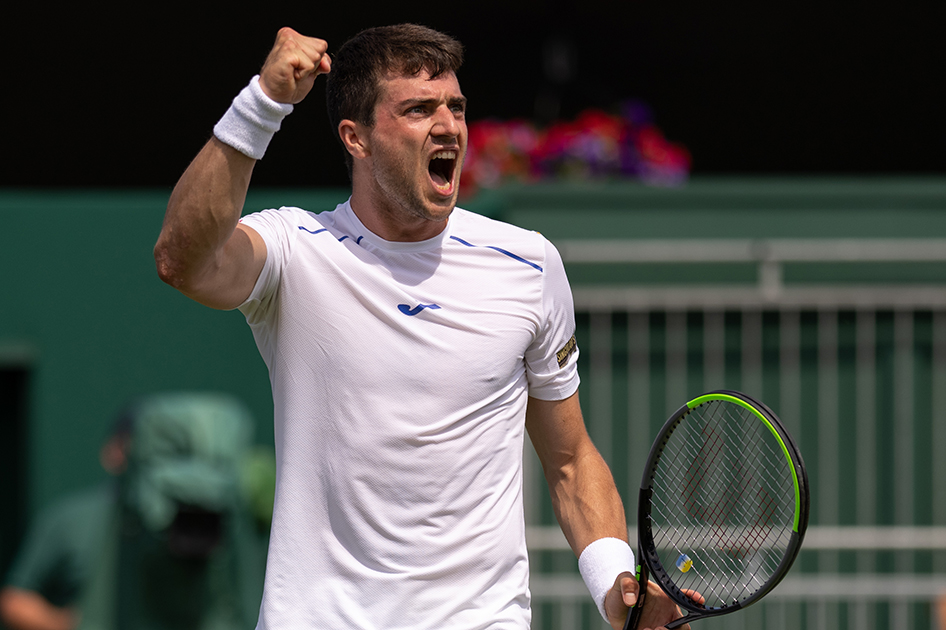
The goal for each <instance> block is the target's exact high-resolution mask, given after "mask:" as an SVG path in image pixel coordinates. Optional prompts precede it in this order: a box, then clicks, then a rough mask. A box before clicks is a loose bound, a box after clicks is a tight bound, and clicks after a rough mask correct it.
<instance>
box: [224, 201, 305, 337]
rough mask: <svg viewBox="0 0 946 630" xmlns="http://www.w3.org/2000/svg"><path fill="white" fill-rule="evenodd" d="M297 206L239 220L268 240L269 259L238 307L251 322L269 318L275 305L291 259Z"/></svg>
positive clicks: (251, 215) (255, 322)
mask: <svg viewBox="0 0 946 630" xmlns="http://www.w3.org/2000/svg"><path fill="white" fill-rule="evenodd" d="M293 210H296V209H290V208H280V209H279V210H263V211H262V212H257V213H254V214H249V215H247V216H245V217H243V218H242V219H240V223H242V224H243V225H245V226H247V227H249V228H252V229H253V230H255V231H256V232H257V233H258V234H259V235H260V237H261V238H262V239H263V242H264V243H266V262H265V263H264V264H263V269H262V271H260V275H259V278H257V280H256V285H255V286H254V287H253V291H252V292H251V293H250V295H249V297H248V298H247V299H246V301H245V302H243V304H241V305H240V306H239V307H238V308H239V310H240V312H241V313H243V315H244V316H245V317H246V321H247V322H248V323H249V324H250V325H254V324H258V323H260V322H262V321H263V320H265V319H267V318H268V317H269V316H270V315H271V313H272V309H273V308H274V304H275V298H276V293H277V291H278V288H279V279H280V277H281V275H282V270H283V269H284V268H285V265H286V263H287V262H288V260H289V258H290V256H291V251H292V244H293V242H294V241H295V238H296V235H297V234H298V228H296V229H295V230H293V229H290V227H291V226H292V224H293V222H292V221H290V220H288V219H289V216H290V215H291V213H292V212H293Z"/></svg>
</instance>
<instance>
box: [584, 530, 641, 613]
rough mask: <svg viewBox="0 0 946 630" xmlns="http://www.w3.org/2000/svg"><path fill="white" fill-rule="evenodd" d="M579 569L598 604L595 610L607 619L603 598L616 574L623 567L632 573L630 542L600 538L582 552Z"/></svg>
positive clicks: (632, 553) (621, 571) (632, 562)
mask: <svg viewBox="0 0 946 630" xmlns="http://www.w3.org/2000/svg"><path fill="white" fill-rule="evenodd" d="M578 570H579V572H581V577H582V579H583V580H584V581H585V586H587V587H588V592H590V593H591V597H592V598H593V599H594V600H595V604H596V605H597V606H598V612H600V613H601V616H602V617H604V620H605V621H606V622H608V623H610V621H609V620H608V614H607V613H606V612H605V610H604V599H605V597H607V595H608V591H610V590H611V587H612V586H614V581H615V580H616V579H617V577H618V575H620V574H621V573H624V572H625V571H627V572H629V573H631V574H632V575H633V574H634V552H633V551H632V550H631V547H630V545H628V544H627V543H626V542H624V541H623V540H620V539H618V538H599V539H598V540H596V541H594V542H593V543H591V544H590V545H588V546H587V547H585V549H584V551H582V552H581V556H579V557H578Z"/></svg>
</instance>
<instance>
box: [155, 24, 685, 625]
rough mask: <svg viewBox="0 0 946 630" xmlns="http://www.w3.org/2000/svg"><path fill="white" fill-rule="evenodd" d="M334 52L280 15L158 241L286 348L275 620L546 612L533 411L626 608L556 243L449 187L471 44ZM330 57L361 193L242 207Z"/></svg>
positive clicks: (341, 132) (596, 556)
mask: <svg viewBox="0 0 946 630" xmlns="http://www.w3.org/2000/svg"><path fill="white" fill-rule="evenodd" d="M327 51H328V45H327V43H326V42H325V41H323V40H320V39H316V38H310V37H305V36H302V35H300V34H299V33H297V32H295V31H293V30H291V29H289V28H284V29H282V30H281V31H280V32H279V34H278V36H277V38H276V42H275V45H274V47H273V49H272V51H271V52H270V54H269V56H268V57H267V59H266V61H265V64H264V65H263V68H262V69H261V71H260V74H259V75H258V76H256V77H254V78H253V79H252V80H251V81H250V83H249V85H248V86H247V87H246V88H245V89H244V90H243V91H242V92H241V93H240V94H239V95H238V96H237V97H236V98H235V99H234V101H233V105H232V106H231V108H230V109H229V110H228V111H227V112H226V113H225V115H224V116H223V118H222V119H221V120H220V121H219V123H218V124H217V125H216V127H215V128H214V137H213V138H211V140H210V141H209V142H208V143H207V144H206V146H205V147H204V148H203V149H202V150H201V152H200V153H199V154H198V156H197V157H196V158H195V160H194V161H193V162H192V163H191V165H190V166H189V167H188V168H187V170H186V172H185V173H184V174H183V176H182V177H181V179H180V180H179V182H178V183H177V186H176V187H175V189H174V191H173V193H172V195H171V199H170V201H169V204H168V209H167V214H166V217H165V222H164V226H163V229H162V231H161V235H160V237H159V239H158V243H157V245H156V247H155V259H156V262H157V267H158V273H159V275H160V276H161V278H162V279H163V280H164V281H165V282H167V283H168V284H170V285H172V286H174V287H176V288H177V289H179V290H180V291H181V292H183V293H184V294H185V295H187V296H189V297H191V298H193V299H194V300H196V301H198V302H200V303H202V304H206V305H208V306H211V307H214V308H218V309H234V308H238V309H240V311H241V312H242V313H243V314H244V315H245V317H246V319H247V322H248V323H249V325H250V327H251V329H252V331H253V334H254V337H255V339H256V342H257V345H258V347H259V350H260V353H261V354H262V356H263V359H264V360H265V362H266V364H267V366H268V368H269V372H270V380H271V384H272V389H273V400H274V407H275V436H276V457H277V488H276V500H275V510H274V515H273V524H272V536H271V541H270V548H269V555H268V560H267V569H266V581H265V589H264V593H263V603H262V607H261V611H260V616H259V622H258V626H257V627H258V628H260V629H277V628H279V629H281V628H303V627H305V628H329V629H335V628H360V629H376V628H404V629H410V630H422V629H425V628H431V629H433V628H437V629H443V628H462V629H475V628H483V629H485V628H502V629H524V628H528V627H529V625H530V619H531V612H530V595H529V589H528V586H529V565H528V558H527V556H526V544H525V535H524V520H523V509H522V446H523V440H524V435H525V433H526V432H528V433H529V436H530V438H531V440H532V443H533V445H534V447H535V449H536V451H537V452H538V455H539V458H540V459H541V461H542V465H543V467H544V470H545V475H546V477H547V480H548V483H549V487H550V489H551V493H552V498H553V502H554V506H555V510H556V513H557V516H558V519H559V522H560V523H561V526H562V529H563V531H564V533H565V536H566V538H567V539H568V541H569V543H570V544H571V546H572V548H573V549H574V551H575V553H576V555H578V556H579V564H580V568H581V570H582V574H583V576H584V577H585V580H586V582H587V583H588V586H589V589H590V591H591V595H592V596H593V598H594V600H595V601H596V603H597V605H598V608H599V610H600V611H601V614H602V615H603V616H604V617H605V619H606V620H607V621H608V622H609V623H610V624H611V625H612V626H613V627H615V628H620V627H622V625H623V622H624V619H625V617H626V615H627V610H628V606H629V605H632V604H633V603H634V601H635V600H636V595H637V592H638V585H637V584H636V582H635V581H634V579H633V578H632V577H631V570H632V567H633V566H634V557H633V553H632V552H631V549H630V547H629V546H628V543H627V528H626V523H625V520H624V509H623V507H622V504H621V499H620V497H619V496H618V493H617V491H616V489H615V486H614V482H613V479H612V477H611V473H610V471H609V470H608V467H607V465H606V464H605V462H604V461H603V460H602V458H601V457H600V455H599V454H598V452H597V450H596V449H595V447H594V445H593V444H592V443H591V440H590V439H589V437H588V434H587V432H586V430H585V426H584V422H583V420H582V415H581V410H580V407H579V403H578V394H577V390H578V374H577V370H576V359H577V355H578V349H577V346H576V344H575V337H574V332H575V323H574V313H573V304H572V298H571V292H570V289H569V286H568V283H567V280H566V278H565V273H564V269H563V265H562V261H561V258H560V257H559V255H558V253H557V252H556V250H555V248H554V247H553V246H552V245H551V243H549V242H548V241H547V240H546V239H545V238H543V237H542V236H541V235H539V234H537V233H535V232H530V231H526V230H523V229H520V228H517V227H513V226H510V225H507V224H503V223H500V222H497V221H493V220H490V219H487V218H484V217H482V216H479V215H476V214H473V213H470V212H467V211H464V210H462V209H459V208H456V207H455V206H456V203H457V194H458V192H459V181H460V172H461V168H462V166H463V157H464V154H465V151H466V147H467V127H466V122H465V111H466V97H465V96H464V95H463V93H462V92H461V90H460V86H459V83H458V81H457V75H456V72H457V70H458V69H459V67H460V64H461V62H462V56H463V53H462V48H461V45H460V44H459V43H458V42H457V41H455V40H453V39H452V38H450V37H448V36H446V35H444V34H441V33H439V32H437V31H433V30H430V29H427V28H424V27H420V26H415V25H399V26H392V27H382V28H376V29H369V30H367V31H363V32H362V33H360V34H358V35H356V36H355V37H354V38H352V39H351V40H350V41H349V42H347V43H346V44H345V45H344V46H343V47H342V48H340V49H339V50H338V51H337V52H334V53H333V55H332V56H331V57H330V56H329V54H328V52H327ZM322 74H327V75H328V78H327V81H328V84H327V86H326V90H327V94H328V99H327V100H328V110H329V118H330V121H331V124H332V125H333V127H334V128H335V129H337V132H338V138H339V141H340V142H341V145H342V148H343V149H344V151H343V154H344V156H345V159H346V161H347V163H348V167H349V172H350V174H351V180H352V194H351V197H350V198H349V200H348V201H346V202H345V203H343V204H341V205H339V206H338V207H336V208H335V209H334V210H330V211H326V212H321V213H317V212H310V211H306V210H303V209H300V208H293V207H283V208H278V209H270V210H264V211H262V212H258V213H255V214H251V215H248V216H246V217H244V218H242V219H241V218H240V215H241V211H242V208H243V204H244V200H245V195H246V191H247V188H248V186H249V183H250V177H251V174H252V171H253V167H254V164H255V163H256V160H259V159H260V158H262V157H263V154H264V152H265V150H266V148H267V146H268V143H269V141H270V139H271V138H272V137H273V135H274V133H275V132H276V131H277V130H278V129H279V127H280V124H281V121H282V119H283V118H284V117H285V116H286V115H288V114H289V113H290V112H291V111H292V109H293V105H294V104H297V103H299V102H300V101H302V99H304V98H305V96H306V95H307V94H308V93H309V91H310V90H311V88H312V85H313V82H314V81H315V80H316V78H317V77H318V76H319V75H322ZM314 210H316V211H319V210H325V209H324V208H316V209H314ZM647 601H648V610H647V613H648V614H647V615H646V618H645V622H644V625H646V626H647V627H655V626H659V625H660V624H662V623H667V622H669V621H670V620H672V619H675V618H677V617H678V615H679V611H678V610H677V608H676V607H675V606H674V605H673V604H672V603H670V602H669V600H667V599H666V598H665V597H663V595H662V593H661V592H659V590H658V591H656V592H654V593H652V597H649V598H648V600H647Z"/></svg>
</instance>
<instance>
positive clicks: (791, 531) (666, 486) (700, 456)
mask: <svg viewBox="0 0 946 630" xmlns="http://www.w3.org/2000/svg"><path fill="white" fill-rule="evenodd" d="M808 512H809V491H808V477H807V474H806V472H805V466H804V462H803V460H802V458H801V453H800V452H799V450H798V447H797V445H796V444H795V442H794V440H793V439H792V438H791V436H790V435H789V433H788V431H787V430H786V429H785V427H784V426H783V425H782V423H781V421H780V420H779V419H778V417H777V416H776V415H775V413H774V412H772V410H771V409H769V408H768V407H766V406H765V405H764V404H762V403H761V402H759V401H757V400H755V399H753V398H751V397H749V396H747V395H745V394H743V393H741V392H736V391H732V390H717V391H713V392H709V393H706V394H703V395H702V396H699V397H697V398H695V399H693V400H691V401H690V402H688V403H687V404H686V405H683V406H682V407H681V408H680V409H678V410H677V411H676V412H675V413H674V414H673V415H672V416H671V417H670V418H669V419H668V420H667V422H666V423H665V424H664V426H663V428H662V429H661V431H660V434H659V435H658V436H657V439H656V440H655V442H654V445H653V447H652V448H651V451H650V455H649V456H648V460H647V465H646V467H645V470H644V476H643V479H642V481H641V491H640V499H639V502H638V545H639V549H640V551H639V553H640V555H641V556H642V558H640V559H639V560H638V562H640V563H643V564H645V565H646V566H647V568H648V569H649V570H650V573H651V580H653V581H655V582H657V583H658V584H659V585H660V587H661V588H662V589H663V590H664V591H665V592H666V593H667V595H668V596H670V598H671V599H673V600H674V601H675V602H676V603H677V604H678V605H679V606H680V607H681V608H683V609H685V610H686V611H687V615H686V617H685V618H684V619H680V620H678V622H674V623H673V624H670V625H668V627H676V626H678V625H682V624H683V623H688V622H689V621H692V620H695V619H699V618H703V617H709V616H716V615H722V614H726V613H730V612H734V611H736V610H739V609H741V608H744V607H746V606H748V605H750V604H752V603H754V602H755V601H758V600H759V599H760V598H761V597H763V596H764V595H765V594H766V593H768V592H769V591H771V590H772V589H773V588H775V586H776V585H777V584H778V583H779V581H781V579H782V578H783V577H784V576H785V574H786V573H787V572H788V570H789V568H790V567H791V565H792V563H793V562H794V560H795V557H796V556H797V555H798V551H799V549H800V548H801V545H802V541H803V540H804V536H805V531H806V529H807V526H808ZM685 590H693V591H697V592H699V593H700V594H701V595H702V596H703V597H704V598H705V601H704V602H702V603H701V602H697V601H694V600H693V599H691V598H690V597H689V596H688V595H687V594H686V593H685V592H684V591H685ZM629 627H633V626H629Z"/></svg>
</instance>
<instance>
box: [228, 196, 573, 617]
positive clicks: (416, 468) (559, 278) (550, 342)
mask: <svg viewBox="0 0 946 630" xmlns="http://www.w3.org/2000/svg"><path fill="white" fill-rule="evenodd" d="M243 223H244V224H245V225H247V226H250V227H252V228H253V229H255V230H256V231H257V232H259V234H260V235H261V236H262V237H263V239H264V240H265V242H266V247H267V251H268V254H267V259H266V264H265V266H264V268H263V271H262V273H261V274H260V278H259V280H258V281H257V283H256V286H255V288H254V289H253V293H252V295H251V296H250V297H249V299H248V300H247V302H246V303H245V304H243V305H242V306H241V307H240V310H241V311H242V312H243V314H244V315H245V316H246V319H247V321H248V322H249V324H250V326H251V328H252V330H253V334H254V336H255V338H256V342H257V345H258V347H259V350H260V353H261V354H262V356H263V358H264V360H265V361H266V365H267V366H268V367H269V373H270V380H271V383H272V388H273V400H274V405H275V436H276V457H277V482H276V504H275V511H274V515H273V526H272V534H271V539H270V546H269V555H268V560H267V568H266V582H265V589H264V595H263V604H262V609H261V611H260V617H259V624H258V626H257V627H258V628H260V629H267V630H275V629H279V630H282V629H290V628H292V629H296V628H324V629H329V630H340V629H346V630H350V629H364V630H368V629H372V630H374V629H380V628H385V629H393V628H402V629H404V630H423V629H425V628H430V629H431V630H433V629H435V628H436V629H438V630H443V629H446V628H458V629H459V628H462V629H464V630H473V629H477V628H484V629H485V628H493V629H496V628H502V629H506V628H508V629H513V628H515V629H519V630H522V629H525V628H528V627H529V624H530V619H531V613H530V608H529V602H530V595H529V589H528V584H529V565H528V559H527V557H526V545H525V528H524V520H523V511H522V449H523V438H524V432H525V427H524V419H525V408H526V402H527V396H533V397H536V398H540V399H544V400H560V399H563V398H567V397H568V396H570V395H571V394H573V393H574V392H575V391H576V390H577V388H578V374H577V370H576V368H575V361H576V359H577V354H578V353H577V349H575V346H574V341H573V334H574V329H575V323H574V312H573V304H572V297H571V292H570V289H569V287H568V282H567V280H566V278H565V272H564V268H563V265H562V261H561V258H560V256H559V255H558V252H557V251H556V250H555V248H554V247H553V246H552V245H551V244H550V243H549V242H548V240H547V239H545V238H544V237H543V236H541V235H540V234H538V233H536V232H529V231H527V230H523V229H520V228H517V227H513V226H511V225H507V224H504V223H500V222H497V221H493V220H491V219H488V218H485V217H482V216H479V215H476V214H473V213H470V212H467V211H464V210H461V209H459V208H458V209H456V210H455V211H454V212H453V214H452V215H451V217H450V219H449V221H448V225H447V227H446V229H445V230H444V231H443V232H442V233H441V234H440V235H438V236H436V237H435V238H433V239H430V240H428V241H423V242H416V243H395V242H389V241H384V240H382V239H381V238H379V237H378V236H376V235H374V234H372V233H371V232H369V231H368V230H367V229H366V228H365V227H364V226H363V225H362V224H361V222H360V221H359V220H358V218H357V217H356V216H355V214H354V213H353V212H352V210H351V207H350V206H349V204H348V203H344V204H341V205H339V206H338V207H337V208H336V209H335V210H334V211H331V212H325V213H321V214H314V213H311V212H306V211H304V210H301V209H298V208H281V209H279V210H266V211H264V212H261V213H257V214H253V215H249V216H247V217H245V218H244V219H243Z"/></svg>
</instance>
